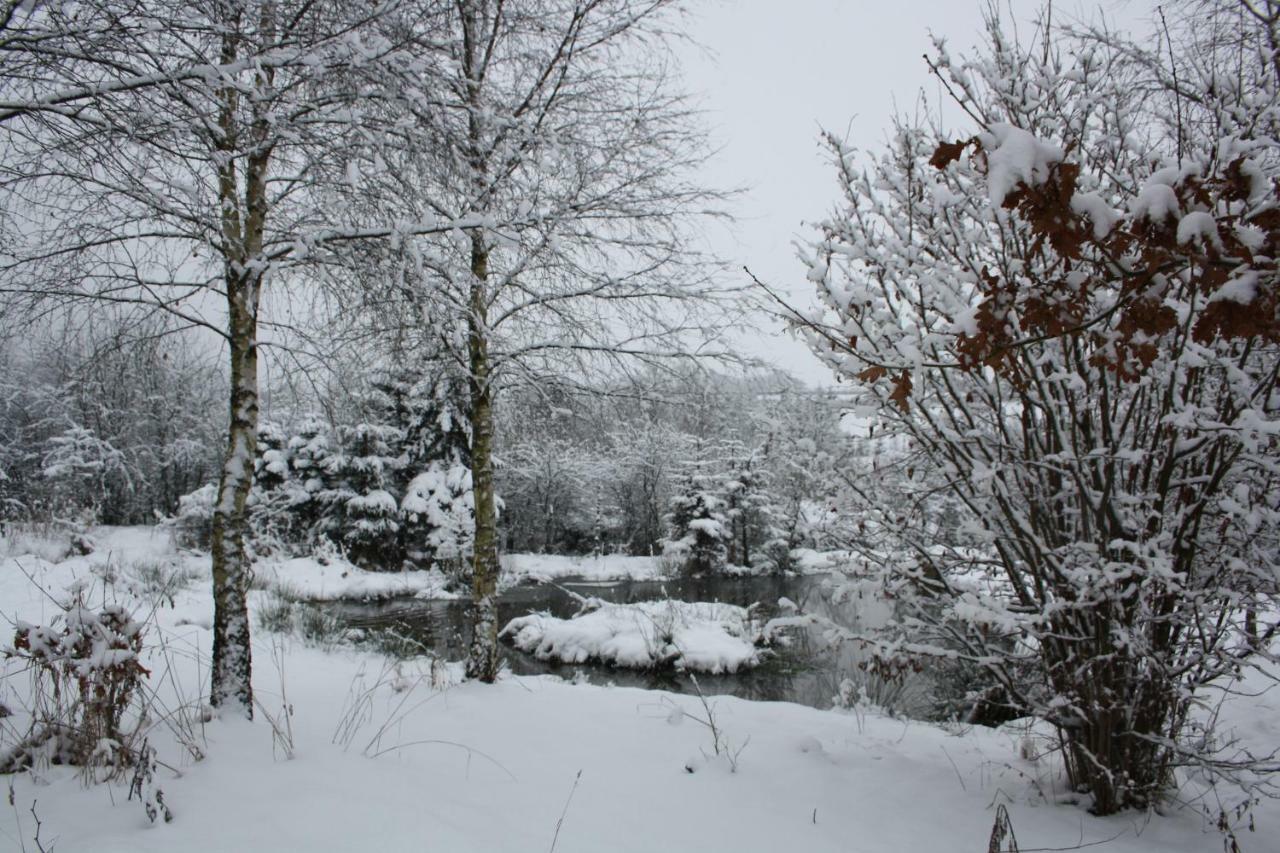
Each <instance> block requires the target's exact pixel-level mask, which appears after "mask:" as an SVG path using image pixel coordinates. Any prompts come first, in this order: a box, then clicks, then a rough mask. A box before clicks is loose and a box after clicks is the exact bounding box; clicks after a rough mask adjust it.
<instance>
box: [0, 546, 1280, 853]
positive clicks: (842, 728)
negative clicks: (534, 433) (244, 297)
mask: <svg viewBox="0 0 1280 853" xmlns="http://www.w3.org/2000/svg"><path fill="white" fill-rule="evenodd" d="M95 537H96V538H97V539H98V541H99V542H100V543H101V544H102V546H103V547H102V549H100V550H99V551H98V552H96V553H95V554H93V555H90V556H89V557H75V558H71V559H68V560H65V561H62V562H60V563H50V562H48V561H44V560H41V559H40V558H38V557H35V556H30V557H19V558H18V562H20V563H21V564H22V566H23V567H24V568H25V569H26V570H27V572H32V573H34V574H36V575H37V577H38V578H39V579H40V580H41V581H42V582H43V583H44V584H45V585H46V586H47V587H48V588H49V590H50V591H51V592H52V593H53V594H54V595H55V596H57V595H60V594H61V592H62V590H64V589H65V587H66V585H67V584H71V583H76V582H79V581H83V580H84V579H86V578H94V577H95V576H94V575H93V573H92V570H93V569H94V568H95V567H96V568H97V569H98V570H101V569H102V567H103V566H104V565H105V564H106V563H107V562H108V555H110V560H111V561H112V562H114V563H116V564H118V565H121V566H128V565H130V564H133V563H135V562H137V561H141V560H156V561H168V562H172V563H174V564H176V565H179V566H181V567H183V568H184V569H186V570H189V571H191V572H192V573H194V574H195V575H197V576H198V579H197V580H196V581H195V582H193V583H192V584H190V585H188V586H186V587H184V588H182V589H180V590H178V591H177V594H176V596H175V606H174V607H172V608H171V607H169V606H168V605H167V604H165V605H164V606H161V607H160V608H159V609H158V610H157V611H156V616H155V620H154V621H155V623H156V625H155V626H153V627H151V628H150V629H149V632H150V633H149V634H148V635H147V636H148V640H149V642H148V644H147V646H146V648H145V649H144V657H145V659H144V662H143V663H144V665H145V666H147V667H148V668H150V669H151V670H152V672H153V675H152V676H151V678H150V679H149V681H148V684H149V689H154V690H156V691H157V693H158V695H159V696H160V697H161V698H162V700H163V701H165V702H166V703H168V706H169V707H171V708H173V707H177V706H178V704H180V703H179V702H178V701H176V698H175V697H176V696H177V695H183V694H185V695H186V696H187V698H188V699H190V698H191V697H192V696H193V695H194V692H195V691H196V690H197V689H198V688H199V687H200V685H201V684H202V683H203V682H204V679H206V678H207V674H208V649H209V647H210V642H211V632H210V631H209V630H208V627H207V625H208V623H209V620H210V615H211V612H212V603H211V597H210V592H209V588H208V560H207V558H205V557H201V556H198V555H192V554H185V553H181V552H176V551H174V550H173V548H172V545H171V544H170V542H169V539H168V537H167V535H164V534H156V533H155V532H153V531H151V530H149V529H146V528H130V529H125V530H109V531H95ZM261 603H262V598H261V597H259V596H257V595H256V594H255V595H254V596H251V600H250V606H251V610H253V611H256V610H257V608H258V607H259V606H260V605H261ZM151 607H152V605H150V604H147V603H146V602H145V601H136V602H135V606H134V607H133V608H131V609H132V610H133V612H134V613H135V616H136V615H138V614H139V613H141V614H142V615H144V616H145V615H147V614H148V613H150V610H151ZM55 609H56V608H55V607H54V605H53V604H52V603H51V602H50V601H49V599H48V598H47V597H46V596H45V594H44V593H43V592H41V591H40V590H38V589H36V588H35V587H34V586H33V585H32V584H30V583H29V582H28V581H27V579H26V577H25V575H24V574H23V572H22V571H20V570H18V565H17V562H15V560H14V559H13V558H12V557H6V558H2V559H0V613H2V615H3V617H4V618H6V619H17V618H21V619H25V620H27V621H30V622H40V621H43V620H44V618H45V617H47V616H49V615H50V612H49V611H51V610H55ZM157 632H158V633H157ZM157 636H163V637H164V639H165V642H166V647H167V649H168V655H167V658H166V657H165V656H162V655H161V654H160V653H158V652H157V650H156V648H155V643H154V639H155V637H157ZM273 647H274V648H275V650H276V652H277V653H276V654H273V653H272V650H273ZM254 648H255V652H256V660H255V666H254V688H255V691H256V694H257V697H258V699H259V700H260V701H261V703H262V705H261V707H260V709H259V711H258V713H257V718H256V721H255V722H253V723H249V722H245V721H243V720H239V719H235V718H234V717H232V716H229V717H228V718H227V719H215V720H213V721H211V722H208V723H206V724H203V725H201V724H197V725H196V728H195V731H196V733H197V737H198V739H199V742H200V744H201V747H202V749H203V752H204V753H205V755H206V757H205V758H204V759H203V760H200V761H196V760H194V759H193V757H192V756H191V755H190V753H188V752H187V751H185V750H184V749H183V748H182V747H181V746H179V744H178V743H177V742H176V740H175V738H174V736H173V734H172V732H171V731H170V730H169V729H168V728H167V727H166V726H165V725H163V724H159V725H157V726H156V728H154V729H153V730H152V731H151V733H150V739H151V743H152V744H153V745H154V746H155V747H156V749H157V750H158V757H159V759H160V761H162V762H164V764H165V765H168V766H164V765H161V766H160V767H159V768H158V770H157V774H156V783H157V784H158V785H159V786H160V787H161V788H162V789H163V792H164V799H165V803H166V804H167V805H168V806H169V807H170V808H171V809H172V810H173V814H174V820H173V821H172V822H171V823H163V822H160V823H156V824H151V823H149V822H148V821H147V819H146V817H145V816H144V815H143V812H142V809H141V808H140V807H139V805H138V803H137V802H133V801H130V800H129V797H128V787H129V780H128V778H127V777H126V779H124V780H121V781H118V782H113V783H105V784H97V785H89V786H86V785H84V784H83V782H82V780H81V777H80V775H79V773H78V771H77V770H76V768H71V767H65V766H47V767H43V768H39V769H38V770H37V772H36V773H35V774H29V773H22V774H17V775H15V776H13V777H10V779H11V780H12V783H13V793H12V796H13V803H14V805H13V806H12V807H8V806H7V804H6V807H5V808H3V809H0V849H4V850H14V851H18V850H22V849H26V850H35V849H36V847H35V844H34V843H33V833H34V831H35V826H34V819H33V817H32V815H31V809H32V807H33V806H34V807H35V809H36V812H37V814H38V815H39V818H40V821H41V822H42V828H41V839H42V841H43V844H44V845H45V847H46V848H47V849H56V850H57V851H59V853H161V851H164V853H168V851H174V850H181V851H184V853H225V851H242V850H280V851H285V850H306V851H309V853H337V851H350V850H380V851H386V853H400V851H406V853H407V851H420V850H427V849H429V850H447V851H480V850H483V851H488V853H525V851H529V850H547V849H550V848H551V845H552V839H553V837H555V836H556V834H557V824H558V823H559V824H560V825H559V832H558V838H557V840H556V843H555V848H554V849H555V850H556V851H558V853H598V851H602V850H607V851H610V853H651V851H655V850H664V851H710V850H733V851H742V853H753V851H773V850H801V851H805V853H827V851H831V852H832V853H835V851H840V853H872V851H897V850H901V851H914V850H922V851H923V850H929V851H933V850H937V851H949V850H982V849H985V847H986V843H987V839H988V837H989V835H990V832H991V825H992V821H993V819H994V808H995V804H996V803H1000V804H1003V805H1005V806H1006V807H1007V808H1008V811H1009V814H1010V817H1011V820H1012V824H1013V827H1014V829H1015V831H1016V833H1017V838H1018V843H1019V845H1020V846H1021V847H1022V848H1023V849H1033V848H1034V849H1042V848H1059V849H1066V848H1075V847H1077V846H1079V845H1082V844H1094V843H1099V842H1104V841H1105V842H1106V843H1105V845H1103V846H1101V847H1099V849H1103V850H1106V851H1107V853H1157V851H1159V852H1160V853H1191V851H1197V853H1198V851H1204V850H1216V849H1221V847H1222V839H1221V837H1220V836H1219V835H1218V834H1217V832H1216V831H1215V830H1214V829H1213V827H1212V820H1211V819H1205V818H1204V816H1203V815H1202V814H1200V813H1199V811H1198V809H1197V807H1196V806H1195V805H1194V803H1196V802H1198V799H1197V798H1198V794H1197V792H1198V791H1199V790H1200V789H1199V788H1198V787H1197V783H1196V781H1195V780H1194V779H1188V780H1186V782H1185V783H1184V789H1183V790H1182V791H1181V794H1182V796H1183V798H1184V799H1185V800H1188V801H1190V802H1191V803H1193V805H1190V806H1187V807H1182V808H1179V807H1176V806H1171V807H1170V808H1169V809H1167V810H1166V811H1167V812H1168V813H1167V814H1160V815H1157V814H1149V815H1148V814H1134V813H1131V814H1122V815H1117V816H1114V817H1111V818H1096V817H1094V816H1092V815H1090V814H1088V812H1087V811H1086V810H1085V809H1084V808H1083V807H1082V806H1079V805H1070V804H1061V803H1063V802H1066V801H1069V800H1070V799H1071V794H1070V792H1069V791H1067V789H1066V787H1065V785H1064V783H1063V781H1062V777H1061V774H1060V772H1059V768H1058V767H1057V765H1056V764H1055V763H1054V762H1053V761H1051V760H1050V759H1049V758H1048V757H1041V758H1037V757H1036V755H1037V753H1038V752H1040V751H1042V749H1043V747H1044V746H1045V744H1044V742H1043V741H1042V740H1041V737H1042V736H1041V735H1040V734H1039V732H1038V730H1036V729H1029V728H1028V727H1025V726H1019V725H1013V724H1011V725H1010V726H1008V727H1005V728H1002V729H985V728H982V727H965V726H935V725H928V724H924V723H915V722H910V721H905V720H900V719H888V718H885V717H882V716H878V715H876V714H875V713H872V712H869V711H861V710H859V711H854V712H842V711H819V710H815V709H812V708H807V707H802V706H798V705H792V704H789V703H778V702H751V701H746V700H740V699H735V698H730V697H708V702H709V704H710V705H711V707H712V709H713V714H714V716H715V720H716V723H717V726H718V727H719V729H720V730H721V731H722V732H723V735H724V737H725V739H726V740H727V746H728V748H729V749H730V750H731V751H737V750H740V751H738V752H737V758H736V764H737V770H736V772H731V770H730V767H729V762H728V760H727V759H726V758H724V757H723V755H721V756H717V755H716V754H715V752H714V749H713V745H712V739H711V735H710V732H709V730H708V729H707V728H706V727H705V726H703V725H699V724H698V721H699V720H703V719H705V715H706V711H705V710H704V708H703V706H702V703H701V702H700V701H699V700H698V698H697V697H696V696H689V695H678V694H670V693H666V692H663V691H658V690H640V689H631V688H615V687H604V686H593V685H582V684H572V683H569V682H566V681H562V680H560V679H557V678H554V677H550V676H543V677H536V678H514V677H507V678H504V679H502V680H500V681H499V683H497V684H495V685H485V684H479V683H466V684H458V683H457V669H456V667H433V666H431V665H430V664H428V663H426V662H406V663H399V664H396V663H391V662H387V661H384V660H382V659H381V658H379V657H376V656H374V655H372V654H370V653H366V652H362V651H355V650H352V649H346V648H341V647H339V648H336V649H328V650H325V649H321V648H316V647H312V646H307V645H304V644H302V643H301V642H299V641H296V640H292V639H288V638H281V637H279V636H275V635H269V634H265V633H262V632H258V633H257V634H256V636H255V642H254ZM26 682H27V680H26V678H25V677H19V678H9V679H6V680H4V681H0V685H3V686H4V688H5V689H6V690H20V689H22V688H23V686H24V685H25V684H26ZM1266 686H1267V685H1266V683H1265V682H1259V683H1256V684H1254V683H1246V684H1245V685H1244V689H1245V691H1247V692H1249V693H1253V694H1256V695H1251V696H1246V697H1241V698H1230V699H1228V700H1227V701H1226V703H1225V704H1224V706H1223V708H1222V714H1221V719H1222V720H1223V721H1224V722H1225V724H1226V725H1227V727H1228V729H1227V731H1225V732H1223V734H1224V736H1229V735H1230V734H1232V733H1234V734H1235V735H1237V736H1239V737H1240V738H1241V743H1242V745H1243V746H1248V747H1250V748H1254V749H1255V750H1256V751H1258V752H1266V751H1270V750H1271V749H1273V748H1274V747H1275V745H1276V744H1277V743H1280V691H1277V690H1276V689H1271V690H1270V691H1265V688H1266ZM286 697H287V698H286ZM353 697H363V699H360V700H359V701H356V700H355V699H353ZM0 700H2V701H5V702H6V703H11V694H9V693H6V694H5V695H4V696H3V697H0ZM286 706H287V707H288V708H291V709H292V715H291V716H290V717H288V719H289V730H290V731H291V735H290V738H291V741H292V748H291V750H290V752H291V753H292V756H293V757H292V758H289V757H287V756H286V754H285V752H284V751H283V750H282V749H280V748H279V745H278V744H277V743H275V742H274V738H273V733H272V728H271V726H270V725H269V723H268V722H267V720H266V716H267V714H271V715H273V716H276V717H277V718H279V719H283V713H284V710H285V708H286ZM353 711H355V712H357V713H353ZM686 767H688V768H691V769H692V770H694V771H695V772H692V773H691V772H689V771H688V770H686ZM579 774H580V776H579ZM575 780H576V787H575ZM5 781H9V780H5ZM1219 793H1220V794H1225V792H1223V791H1220V792H1219ZM6 794H8V792H7V791H6ZM1209 801H1210V802H1213V801H1214V800H1213V798H1212V797H1210V800H1209ZM1253 812H1254V818H1255V820H1256V823H1257V826H1258V832H1257V833H1248V832H1247V831H1246V832H1242V833H1241V836H1242V837H1241V841H1242V844H1243V846H1244V849H1246V850H1264V849H1269V848H1268V845H1269V844H1270V843H1271V842H1268V841H1266V839H1267V838H1269V837H1273V836H1272V835H1271V833H1273V832H1274V828H1275V827H1276V826H1277V822H1278V821H1280V803H1277V802H1276V801H1273V800H1269V799H1266V798H1264V799H1263V800H1262V801H1261V802H1260V803H1259V804H1258V805H1257V806H1255V807H1254V810H1253ZM562 815H563V821H562V823H561V816H562ZM1108 839H1110V840H1108Z"/></svg>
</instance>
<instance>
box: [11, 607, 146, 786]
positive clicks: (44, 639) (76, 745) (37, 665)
mask: <svg viewBox="0 0 1280 853" xmlns="http://www.w3.org/2000/svg"><path fill="white" fill-rule="evenodd" d="M142 635H143V626H142V624H141V623H139V622H137V621H135V620H134V619H133V618H132V616H130V615H129V613H128V611H126V610H125V609H124V607H122V606H121V605H118V604H108V605H105V606H103V607H102V608H101V609H99V610H96V611H95V610H92V609H90V608H89V607H88V606H87V605H86V602H85V599H84V595H83V590H80V591H78V592H77V593H76V594H75V596H74V598H73V599H72V601H71V602H70V603H69V604H68V605H66V606H65V607H64V608H63V611H62V613H60V614H59V615H58V616H56V617H55V618H54V619H53V621H52V622H50V623H49V624H48V625H30V624H27V623H24V622H19V623H18V625H17V630H16V632H15V634H14V640H13V646H12V648H10V649H9V650H7V651H6V653H5V654H6V657H7V658H18V659H20V660H22V661H23V662H24V663H25V664H26V665H27V667H28V669H29V671H30V673H31V678H32V690H31V708H30V726H29V730H28V732H27V734H26V736H25V737H23V738H22V739H21V741H20V742H19V743H18V744H16V745H14V746H12V747H10V748H8V749H6V750H5V751H4V753H3V754H0V772H10V773H11V772H14V771H16V770H19V769H22V768H23V767H27V766H30V765H31V764H32V763H33V762H34V761H36V760H37V758H42V759H45V760H47V761H49V762H50V763H53V764H74V765H78V766H81V767H86V768H88V767H109V768H112V769H113V771H121V770H123V769H124V768H125V767H129V766H132V765H133V764H134V762H135V758H136V757H137V755H136V752H135V750H134V749H133V748H132V746H131V741H132V734H133V733H132V732H128V731H125V730H124V729H123V728H122V723H123V720H124V716H125V712H126V711H127V710H128V708H129V706H130V704H131V702H132V701H133V699H134V698H135V695H136V693H137V690H138V687H139V685H140V683H141V680H142V679H143V678H144V677H145V676H147V675H149V674H150V673H149V672H148V671H147V670H146V669H145V668H144V667H143V666H142V664H141V662H140V661H139V654H140V652H141V651H142Z"/></svg>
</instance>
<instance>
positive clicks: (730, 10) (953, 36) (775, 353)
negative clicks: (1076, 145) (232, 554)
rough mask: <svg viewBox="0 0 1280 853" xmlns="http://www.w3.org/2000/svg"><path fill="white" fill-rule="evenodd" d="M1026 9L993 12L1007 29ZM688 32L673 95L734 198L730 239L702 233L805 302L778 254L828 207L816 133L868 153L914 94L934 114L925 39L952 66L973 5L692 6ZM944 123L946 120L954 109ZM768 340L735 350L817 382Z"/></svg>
mask: <svg viewBox="0 0 1280 853" xmlns="http://www.w3.org/2000/svg"><path fill="white" fill-rule="evenodd" d="M1040 5H1041V3H1040V2H1039V0H1005V2H1003V3H1002V8H1004V9H1010V8H1012V11H1013V14H1014V15H1016V16H1017V17H1018V18H1019V19H1020V22H1022V23H1025V22H1026V21H1027V20H1029V19H1031V18H1033V17H1034V15H1035V12H1036V10H1037V9H1038V8H1039V7H1040ZM690 6H691V7H692V11H691V13H690V18H689V20H688V24H689V31H690V34H691V35H692V37H693V39H694V41H696V43H697V44H698V45H700V46H701V47H700V48H694V47H688V48H685V49H682V50H681V51H680V56H681V60H682V63H683V68H684V74H685V80H686V86H687V88H688V90H689V91H690V92H691V93H692V94H694V95H695V97H697V98H698V99H699V100H700V101H701V104H702V106H703V108H704V109H705V111H706V117H707V124H708V126H709V128H710V130H711V136H712V140H713V143H714V144H715V145H716V146H717V147H720V148H721V149H722V150H721V152H720V153H719V154H718V155H717V156H716V158H715V159H714V161H713V162H712V163H711V165H710V171H709V172H708V174H707V177H708V179H709V180H711V181H712V182H713V183H715V184H716V185H719V186H722V187H723V186H741V187H745V188H746V190H747V191H746V192H745V193H744V194H743V196H742V197H740V198H739V199H738V200H737V202H736V203H735V204H734V212H735V214H736V216H737V217H738V221H737V223H736V225H735V226H734V227H733V228H732V231H731V232H729V231H717V232H715V233H714V234H713V235H712V238H713V240H714V243H715V248H716V249H717V250H718V251H719V252H720V254H722V255H723V256H725V257H726V258H727V259H728V260H730V261H733V262H734V265H735V268H740V267H741V266H742V265H744V264H745V265H747V266H749V267H750V268H751V270H752V272H754V273H755V274H756V275H757V276H759V277H760V278H761V279H763V280H765V281H767V282H769V283H770V284H771V285H772V286H774V287H776V288H778V289H780V290H787V291H790V292H791V293H792V294H793V295H794V296H795V297H797V298H798V299H799V300H800V301H803V302H805V303H806V304H807V302H808V301H809V293H810V292H811V291H810V290H808V289H807V288H805V287H804V273H803V270H802V268H801V267H800V265H799V264H798V262H797V261H796V260H795V251H794V249H793V248H792V242H793V241H794V240H795V239H796V237H797V236H801V235H805V236H807V235H808V234H811V233H813V232H812V229H811V228H808V227H807V226H806V225H805V223H806V222H815V221H817V220H820V219H821V218H822V217H823V216H824V215H825V214H826V213H827V212H828V211H829V209H830V207H831V205H832V204H833V203H834V201H835V200H836V192H837V187H836V183H835V179H834V173H833V172H832V171H831V169H830V167H829V166H828V164H827V162H826V160H825V158H824V155H823V153H822V151H821V150H820V148H819V146H818V135H819V130H820V128H826V129H829V130H832V131H835V132H838V133H841V134H847V136H848V138H849V140H850V141H851V142H852V143H853V144H854V145H856V146H857V147H859V148H861V149H864V150H866V149H875V148H876V147H878V146H880V145H881V144H882V143H883V142H884V140H885V138H886V136H885V131H886V128H888V126H889V120H890V117H891V115H892V114H893V112H894V111H895V105H896V108H899V109H902V110H909V109H911V108H912V107H913V106H914V105H915V103H916V100H917V97H918V94H919V93H920V92H921V91H922V90H923V91H925V92H926V93H927V95H928V97H929V100H930V102H931V103H937V102H938V100H939V99H938V97H937V94H938V87H937V83H936V81H932V80H931V78H930V77H929V74H928V68H927V67H926V65H925V62H924V59H923V58H922V55H923V54H924V53H925V52H926V51H927V50H928V49H929V46H930V41H929V33H930V32H931V31H932V32H934V33H937V34H938V35H941V36H944V37H946V39H947V41H948V47H949V49H950V51H951V53H952V55H956V54H959V53H961V52H968V49H969V48H970V47H971V46H972V45H974V44H975V43H976V42H977V40H978V37H979V31H980V27H981V8H982V5H981V0H896V2H895V0H704V2H701V3H691V4H690ZM1150 8H1151V4H1150V3H1148V2H1145V0H1132V2H1125V0H1103V2H1102V3H1100V4H1099V3H1093V4H1083V3H1079V2H1058V3H1056V4H1055V6H1054V9H1055V15H1064V14H1067V13H1068V12H1069V13H1071V14H1074V15H1076V16H1083V17H1088V16H1090V15H1096V14H1097V10H1099V9H1104V10H1105V11H1106V14H1107V16H1108V18H1109V19H1112V20H1115V19H1118V20H1119V21H1121V22H1122V23H1125V24H1127V25H1130V26H1135V27H1141V25H1142V22H1143V21H1144V20H1145V18H1146V16H1147V10H1148V9H1150ZM943 111H944V112H943V115H944V119H945V118H950V117H952V116H955V117H956V120H957V122H959V120H960V119H959V116H958V112H959V111H958V109H952V110H951V111H950V115H949V114H948V105H946V104H944V106H943ZM776 329H777V327H776V324H774V329H773V330H772V331H769V332H764V333H762V334H761V335H760V336H758V338H756V339H755V340H752V341H750V342H748V344H747V347H746V348H747V349H748V350H749V351H750V352H751V353H752V354H753V355H757V356H761V357H766V358H770V359H771V360H773V361H775V362H776V363H777V364H778V365H779V366H781V367H783V368H785V369H787V370H790V371H791V372H793V373H795V374H796V375H797V376H799V377H800V378H802V379H804V380H805V381H807V382H812V383H817V384H823V385H825V384H830V382H831V378H830V375H829V374H828V373H827V372H826V371H825V370H823V369H822V368H821V367H820V366H819V365H818V363H817V361H816V360H815V359H814V358H813V357H812V356H811V355H809V353H808V351H807V350H805V348H804V347H803V346H802V345H800V344H799V343H797V342H795V341H792V340H790V339H787V338H785V337H783V336H782V335H781V334H779V333H778V332H777V330H776Z"/></svg>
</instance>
